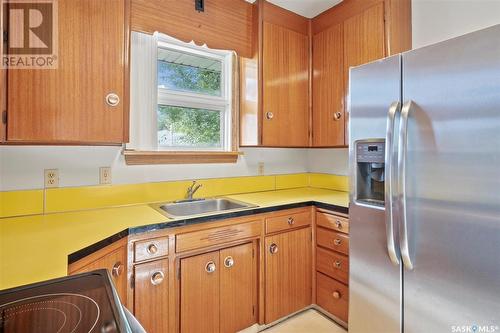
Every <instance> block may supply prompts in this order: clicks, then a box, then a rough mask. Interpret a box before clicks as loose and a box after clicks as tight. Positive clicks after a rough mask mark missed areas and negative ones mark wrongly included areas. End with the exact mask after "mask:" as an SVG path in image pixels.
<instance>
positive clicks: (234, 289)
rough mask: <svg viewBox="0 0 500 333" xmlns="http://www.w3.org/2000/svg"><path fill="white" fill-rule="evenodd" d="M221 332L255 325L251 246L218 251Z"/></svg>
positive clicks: (254, 289) (232, 332)
mask: <svg viewBox="0 0 500 333" xmlns="http://www.w3.org/2000/svg"><path fill="white" fill-rule="evenodd" d="M220 261H221V263H220V267H221V268H220V316H221V318H220V332H221V333H234V332H239V331H240V330H242V329H244V328H247V327H250V326H252V325H253V324H254V323H255V322H256V317H255V314H256V310H257V309H256V301H257V300H256V296H257V281H256V279H255V277H256V268H257V265H256V263H257V262H256V256H255V255H254V248H253V244H252V243H248V244H243V245H240V246H235V247H231V248H228V249H224V250H221V251H220Z"/></svg>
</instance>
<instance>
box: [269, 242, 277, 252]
mask: <svg viewBox="0 0 500 333" xmlns="http://www.w3.org/2000/svg"><path fill="white" fill-rule="evenodd" d="M269 252H271V254H276V253H278V245H276V244H274V243H273V244H271V246H269Z"/></svg>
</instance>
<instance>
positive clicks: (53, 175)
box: [44, 169, 59, 188]
mask: <svg viewBox="0 0 500 333" xmlns="http://www.w3.org/2000/svg"><path fill="white" fill-rule="evenodd" d="M44 174H45V176H44V179H45V188H51V187H59V170H57V169H45V171H44Z"/></svg>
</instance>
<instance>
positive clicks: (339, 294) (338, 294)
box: [332, 290, 342, 299]
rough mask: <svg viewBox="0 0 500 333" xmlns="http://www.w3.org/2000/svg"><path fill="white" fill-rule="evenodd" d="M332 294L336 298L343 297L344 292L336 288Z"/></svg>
mask: <svg viewBox="0 0 500 333" xmlns="http://www.w3.org/2000/svg"><path fill="white" fill-rule="evenodd" d="M332 296H333V298H335V299H340V298H341V297H342V294H341V293H340V292H339V291H338V290H335V291H334V292H333V293H332Z"/></svg>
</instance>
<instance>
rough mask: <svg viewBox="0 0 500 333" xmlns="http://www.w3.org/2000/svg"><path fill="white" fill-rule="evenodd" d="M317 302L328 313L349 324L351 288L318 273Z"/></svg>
mask: <svg viewBox="0 0 500 333" xmlns="http://www.w3.org/2000/svg"><path fill="white" fill-rule="evenodd" d="M316 283H317V287H316V301H317V303H318V305H319V306H321V307H322V308H323V309H325V310H326V311H328V312H330V313H331V314H333V315H334V316H336V317H337V318H339V319H341V320H343V321H344V322H346V323H347V317H348V310H349V288H348V287H347V286H346V285H345V284H343V283H340V282H338V281H336V280H334V279H332V278H330V277H328V276H326V275H324V274H322V273H319V272H318V273H316Z"/></svg>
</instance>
